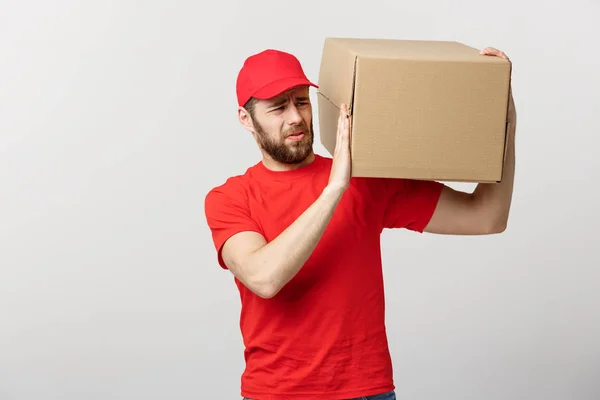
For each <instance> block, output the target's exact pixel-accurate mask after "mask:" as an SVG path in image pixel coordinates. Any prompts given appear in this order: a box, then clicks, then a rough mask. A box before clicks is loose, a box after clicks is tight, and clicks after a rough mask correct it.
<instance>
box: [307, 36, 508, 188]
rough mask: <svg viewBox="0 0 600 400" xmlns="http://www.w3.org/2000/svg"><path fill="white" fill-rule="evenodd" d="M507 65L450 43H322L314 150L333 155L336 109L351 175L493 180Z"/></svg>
mask: <svg viewBox="0 0 600 400" xmlns="http://www.w3.org/2000/svg"><path fill="white" fill-rule="evenodd" d="M510 79H511V63H510V62H509V61H507V60H505V59H502V58H500V57H493V56H484V55H480V54H479V50H477V49H475V48H472V47H469V46H467V45H464V44H461V43H458V42H451V41H425V40H423V41H420V40H395V39H359V38H326V39H325V43H324V46H323V53H322V58H321V66H320V71H319V81H318V85H319V89H318V92H317V99H318V109H319V112H318V116H319V131H320V138H321V143H322V144H323V146H324V147H325V148H326V149H327V150H328V151H329V152H330V153H331V154H333V151H334V149H335V140H336V130H337V119H338V114H339V107H340V105H341V104H342V103H345V104H347V105H348V107H349V109H350V114H351V116H352V132H351V152H352V175H353V176H360V177H387V178H408V179H422V180H440V181H457V182H499V181H501V179H502V169H503V164H504V152H505V148H506V118H507V109H508V99H509V87H510Z"/></svg>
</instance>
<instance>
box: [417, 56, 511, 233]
mask: <svg viewBox="0 0 600 400" xmlns="http://www.w3.org/2000/svg"><path fill="white" fill-rule="evenodd" d="M481 53H482V54H485V55H492V56H498V57H502V58H505V59H507V60H508V57H507V56H506V55H505V54H504V53H503V52H501V51H499V50H497V49H494V48H489V47H488V48H486V49H484V50H482V51H481ZM516 123H517V117H516V111H515V105H514V100H513V97H512V90H511V91H510V95H509V107H508V118H507V140H508V143H507V145H506V150H507V153H506V157H505V163H504V170H503V176H502V181H501V182H499V183H480V184H478V185H477V187H476V188H475V190H474V191H473V193H465V192H460V191H456V190H454V189H452V188H450V187H448V186H444V187H443V189H442V192H441V194H440V198H439V201H438V203H437V206H436V208H435V211H434V213H433V216H432V217H431V219H430V221H429V223H428V224H427V226H426V227H425V229H424V232H429V233H438V234H451V235H486V234H495V233H501V232H503V231H504V230H505V229H506V227H507V224H508V216H509V212H510V206H511V201H512V194H513V185H514V177H515V132H516V127H517V125H516Z"/></svg>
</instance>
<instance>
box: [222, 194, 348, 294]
mask: <svg viewBox="0 0 600 400" xmlns="http://www.w3.org/2000/svg"><path fill="white" fill-rule="evenodd" d="M342 194H343V191H342V190H340V189H337V188H335V187H333V186H327V187H326V188H325V189H324V190H323V192H322V193H321V195H320V196H319V197H318V198H317V200H316V201H315V202H314V203H313V204H312V205H311V206H310V207H308V208H307V209H306V211H304V212H303V213H302V214H301V215H300V216H299V217H298V218H297V219H296V220H295V221H294V222H293V223H292V224H291V225H290V226H289V227H287V228H286V229H285V230H284V231H283V232H282V233H281V234H279V236H277V237H276V238H275V239H273V240H272V241H271V242H269V243H266V241H265V238H264V237H263V236H262V235H261V234H260V233H258V232H251V231H246V232H240V233H237V234H235V235H233V236H232V237H231V238H229V240H227V241H226V242H225V244H224V245H223V249H222V257H223V261H224V262H225V264H226V265H227V267H228V268H229V270H230V271H231V272H232V273H233V274H234V275H235V276H236V277H237V278H238V279H239V280H240V282H242V283H243V284H244V285H245V286H246V287H247V288H248V289H250V290H251V291H253V292H254V293H256V294H257V295H259V296H260V297H263V298H270V297H273V296H275V295H276V294H277V293H278V292H279V291H280V290H281V289H282V288H283V287H284V286H285V285H286V284H287V283H288V282H289V281H290V280H291V279H292V278H293V277H294V276H295V275H296V274H297V273H298V271H300V269H301V268H302V266H303V265H304V263H305V262H306V261H307V260H308V258H309V257H310V255H311V254H312V252H313V251H314V249H315V247H316V246H317V243H318V242H319V240H320V239H321V237H322V236H323V232H324V231H325V228H326V227H327V225H328V224H329V222H330V220H331V218H332V216H333V213H334V211H335V209H336V207H337V205H338V203H339V201H340V199H341V196H342Z"/></svg>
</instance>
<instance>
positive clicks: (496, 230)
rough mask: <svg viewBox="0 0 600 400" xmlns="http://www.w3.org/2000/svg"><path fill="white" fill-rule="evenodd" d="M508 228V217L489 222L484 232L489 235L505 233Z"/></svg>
mask: <svg viewBox="0 0 600 400" xmlns="http://www.w3.org/2000/svg"><path fill="white" fill-rule="evenodd" d="M507 228H508V218H500V219H495V220H493V221H491V222H490V223H488V224H487V225H486V227H485V229H484V232H485V233H486V234H488V235H497V234H500V233H504V231H506V229H507Z"/></svg>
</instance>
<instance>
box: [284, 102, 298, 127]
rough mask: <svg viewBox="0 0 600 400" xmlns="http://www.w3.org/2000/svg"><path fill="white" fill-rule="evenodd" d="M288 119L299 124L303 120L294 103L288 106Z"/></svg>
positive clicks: (291, 123)
mask: <svg viewBox="0 0 600 400" xmlns="http://www.w3.org/2000/svg"><path fill="white" fill-rule="evenodd" d="M287 120H288V123H289V124H290V125H294V124H299V123H300V122H301V121H302V115H300V111H299V110H298V108H297V107H296V106H295V105H294V104H290V106H289V107H288V110H287Z"/></svg>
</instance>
